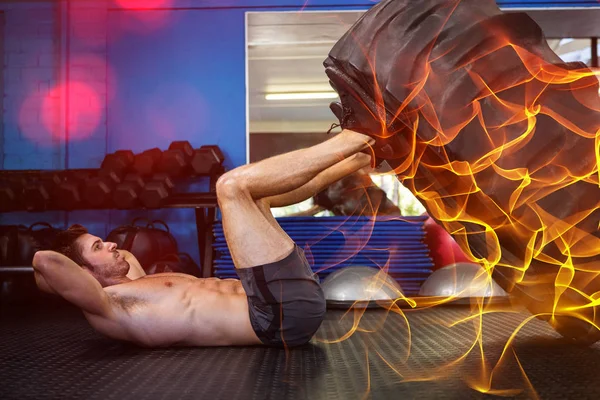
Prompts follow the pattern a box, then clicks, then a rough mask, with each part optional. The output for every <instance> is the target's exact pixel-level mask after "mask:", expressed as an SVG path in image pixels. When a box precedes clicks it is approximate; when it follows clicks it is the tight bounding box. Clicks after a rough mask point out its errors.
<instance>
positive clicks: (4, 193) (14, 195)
mask: <svg viewBox="0 0 600 400" xmlns="http://www.w3.org/2000/svg"><path fill="white" fill-rule="evenodd" d="M23 184H24V181H23V178H22V177H20V176H16V175H15V176H11V177H4V176H3V177H2V180H1V181H0V211H13V210H16V209H19V208H21V204H20V199H21V197H22V195H23Z"/></svg>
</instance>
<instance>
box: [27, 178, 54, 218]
mask: <svg viewBox="0 0 600 400" xmlns="http://www.w3.org/2000/svg"><path fill="white" fill-rule="evenodd" d="M61 183H62V179H61V176H60V174H59V173H56V172H45V173H41V174H40V175H39V176H36V177H33V178H31V179H29V180H28V181H27V183H26V184H25V185H24V187H23V201H22V203H23V206H24V207H25V209H27V210H29V211H33V210H44V209H46V208H47V207H48V206H50V203H51V198H52V192H53V190H54V188H55V187H56V186H57V185H60V184H61Z"/></svg>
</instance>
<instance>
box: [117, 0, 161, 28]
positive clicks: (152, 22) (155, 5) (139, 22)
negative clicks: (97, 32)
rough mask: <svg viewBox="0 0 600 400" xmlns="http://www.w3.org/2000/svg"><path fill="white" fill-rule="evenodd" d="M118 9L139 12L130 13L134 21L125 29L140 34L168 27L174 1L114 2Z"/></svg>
mask: <svg viewBox="0 0 600 400" xmlns="http://www.w3.org/2000/svg"><path fill="white" fill-rule="evenodd" d="M114 1H115V3H116V5H117V7H121V8H123V9H124V10H132V11H137V12H132V13H130V14H131V16H132V18H131V19H132V21H131V22H130V23H129V24H128V25H127V26H126V27H125V28H126V29H127V30H130V31H134V32H137V33H140V34H144V33H149V32H152V31H155V30H158V29H160V28H162V27H164V26H166V25H167V24H168V23H169V21H170V16H171V15H172V10H170V8H171V7H172V5H173V0H143V1H140V0H114Z"/></svg>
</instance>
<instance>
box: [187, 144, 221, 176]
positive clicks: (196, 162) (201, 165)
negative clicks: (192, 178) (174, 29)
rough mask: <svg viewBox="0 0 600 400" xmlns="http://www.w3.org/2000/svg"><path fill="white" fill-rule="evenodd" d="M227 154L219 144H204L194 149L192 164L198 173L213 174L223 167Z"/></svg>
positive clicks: (193, 169)
mask: <svg viewBox="0 0 600 400" xmlns="http://www.w3.org/2000/svg"><path fill="white" fill-rule="evenodd" d="M224 160H225V155H224V154H223V152H222V151H221V148H219V146H213V145H211V146H208V145H205V146H202V147H200V148H199V149H197V150H194V155H193V156H192V161H191V166H192V171H194V173H195V174H196V175H212V174H214V173H216V172H217V171H218V170H219V169H221V168H222V167H223V161H224Z"/></svg>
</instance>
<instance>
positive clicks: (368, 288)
mask: <svg viewBox="0 0 600 400" xmlns="http://www.w3.org/2000/svg"><path fill="white" fill-rule="evenodd" d="M321 286H322V288H323V292H324V293H325V299H326V300H327V302H328V304H330V305H331V304H332V303H340V304H345V303H347V304H349V305H351V304H352V303H354V302H371V301H391V300H395V299H397V298H399V297H402V289H401V288H400V285H399V284H398V282H396V281H395V280H394V279H393V278H392V277H390V276H389V275H388V274H387V273H385V272H384V271H383V270H381V269H379V268H375V267H364V266H350V267H345V268H341V269H339V270H338V271H335V272H332V273H331V274H330V275H329V276H328V277H327V278H325V280H324V281H323V283H322V284H321Z"/></svg>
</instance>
